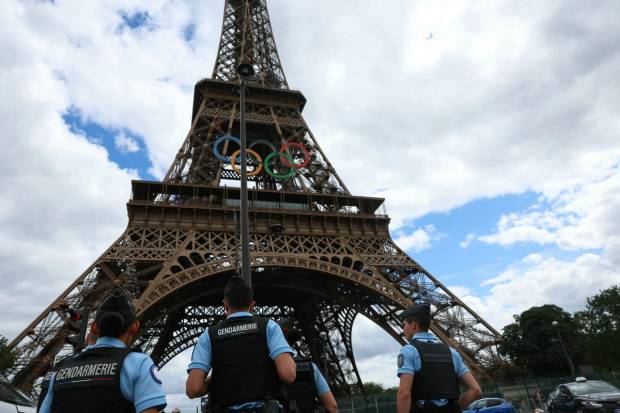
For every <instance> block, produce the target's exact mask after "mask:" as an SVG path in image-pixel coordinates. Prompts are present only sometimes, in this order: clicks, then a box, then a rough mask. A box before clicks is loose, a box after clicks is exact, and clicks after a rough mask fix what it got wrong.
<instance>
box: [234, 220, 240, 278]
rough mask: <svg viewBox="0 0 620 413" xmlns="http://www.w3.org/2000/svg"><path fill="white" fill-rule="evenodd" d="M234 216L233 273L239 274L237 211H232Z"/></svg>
mask: <svg viewBox="0 0 620 413" xmlns="http://www.w3.org/2000/svg"><path fill="white" fill-rule="evenodd" d="M234 214H235V215H234V217H235V275H238V276H241V257H239V220H238V219H237V212H235V213H234Z"/></svg>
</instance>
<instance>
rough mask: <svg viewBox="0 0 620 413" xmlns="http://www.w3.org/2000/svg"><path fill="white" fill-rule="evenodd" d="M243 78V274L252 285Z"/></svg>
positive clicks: (243, 87) (243, 85)
mask: <svg viewBox="0 0 620 413" xmlns="http://www.w3.org/2000/svg"><path fill="white" fill-rule="evenodd" d="M240 78H241V91H240V95H241V110H240V119H239V120H240V123H241V125H240V129H241V131H240V132H241V133H240V135H241V136H240V138H241V148H240V149H241V153H240V156H241V162H240V164H241V276H242V277H243V278H244V279H245V281H246V282H247V283H248V285H249V286H250V287H251V286H252V272H251V271H250V228H249V222H248V221H249V215H248V161H247V155H246V147H247V143H246V136H245V79H244V76H240Z"/></svg>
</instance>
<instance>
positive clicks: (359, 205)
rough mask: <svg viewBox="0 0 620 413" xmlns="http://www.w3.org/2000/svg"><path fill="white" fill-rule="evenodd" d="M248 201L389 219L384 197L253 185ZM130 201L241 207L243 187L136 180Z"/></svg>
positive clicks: (253, 205)
mask: <svg viewBox="0 0 620 413" xmlns="http://www.w3.org/2000/svg"><path fill="white" fill-rule="evenodd" d="M248 204H249V208H250V209H251V210H265V211H276V210H277V211H278V212H286V211H291V212H292V213H300V212H301V213H304V212H307V213H311V214H320V215H334V216H340V215H348V216H351V215H354V216H359V217H373V218H384V219H388V216H387V214H386V212H385V205H384V199H383V198H374V197H361V196H350V195H342V194H321V193H312V192H288V191H271V190H264V189H261V190H256V189H249V190H248ZM129 205H135V206H140V205H144V206H171V207H181V208H208V209H238V208H239V205H240V189H239V188H235V187H221V186H207V185H196V184H178V183H166V182H158V181H136V180H134V181H132V195H131V199H130V200H129Z"/></svg>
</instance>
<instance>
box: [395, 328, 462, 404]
mask: <svg viewBox="0 0 620 413" xmlns="http://www.w3.org/2000/svg"><path fill="white" fill-rule="evenodd" d="M414 339H415V340H421V341H426V342H430V343H439V339H438V338H437V336H435V335H434V334H433V333H429V332H426V333H417V334H416V335H414V336H413V338H412V339H411V340H412V341H413V340H414ZM450 351H451V352H452V362H453V363H454V372H455V373H456V375H457V376H458V377H463V375H465V374H466V373H468V372H469V368H468V367H467V366H466V365H465V363H464V362H463V358H462V357H461V355H460V354H459V353H458V351H456V350H455V349H453V348H452V347H450ZM420 368H422V361H421V360H420V353H419V352H418V349H416V348H415V347H414V346H412V345H411V344H410V343H407V344H405V345H404V346H403V348H401V349H400V352H399V353H398V372H397V376H398V377H400V375H401V374H411V375H412V376H415V372H417V371H420ZM414 382H415V377H414ZM447 402H448V401H447V400H445V399H441V400H433V403H435V404H436V405H438V406H443V405H445V404H446V403H447Z"/></svg>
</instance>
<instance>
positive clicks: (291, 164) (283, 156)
mask: <svg viewBox="0 0 620 413" xmlns="http://www.w3.org/2000/svg"><path fill="white" fill-rule="evenodd" d="M224 141H230V142H234V143H235V144H237V145H238V146H239V147H241V140H240V139H239V138H237V137H235V136H232V135H230V134H228V133H227V134H225V135H222V136H220V137H218V138H217V139H216V140H215V142H214V143H213V154H214V155H215V157H216V158H217V159H219V160H220V161H222V162H224V163H227V164H230V165H231V166H232V169H233V170H234V171H235V172H236V173H238V174H240V173H241V171H240V169H239V166H238V163H239V159H240V158H239V154H240V153H241V149H237V150H235V151H234V152H233V153H232V155H231V156H229V157H228V156H225V155H223V154H222V152H220V150H219V147H220V144H221V143H223V142H224ZM260 144H262V145H266V146H268V147H269V148H270V149H271V151H272V152H271V153H270V154H268V155H267V156H266V157H265V160H264V161H263V159H262V158H261V156H260V155H259V154H258V152H256V151H255V150H253V149H252V148H254V147H255V146H256V145H260ZM289 148H295V149H297V150H299V151H301V152H302V154H303V161H302V162H301V163H295V160H294V159H293V156H292V155H291V154H290V153H289ZM246 151H247V152H249V153H250V155H251V156H252V157H253V158H254V160H255V161H256V162H257V165H258V166H257V167H256V169H254V170H253V171H251V172H248V176H256V175H258V174H259V173H260V172H261V171H262V170H263V167H264V168H265V172H266V173H267V174H268V175H270V176H272V177H274V178H276V179H288V178H290V177H291V176H292V175H293V174H294V173H295V172H296V170H298V169H301V168H305V167H306V166H307V165H308V164H309V163H310V160H311V158H310V153H309V152H308V150H307V149H306V147H305V146H304V145H303V144H302V143H299V142H286V143H284V144H283V145H282V146H281V147H280V150H279V151H278V150H277V146H276V145H275V144H274V143H272V142H269V141H268V140H265V139H256V140H254V141H253V142H252V143H251V144H250V145H249V146H248V148H247V149H246ZM276 155H279V161H280V162H281V163H282V165H284V166H286V167H287V168H289V170H288V171H287V172H285V173H277V172H275V171H274V170H273V168H272V167H271V166H269V164H270V163H271V162H273V158H274V157H275V156H276Z"/></svg>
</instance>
